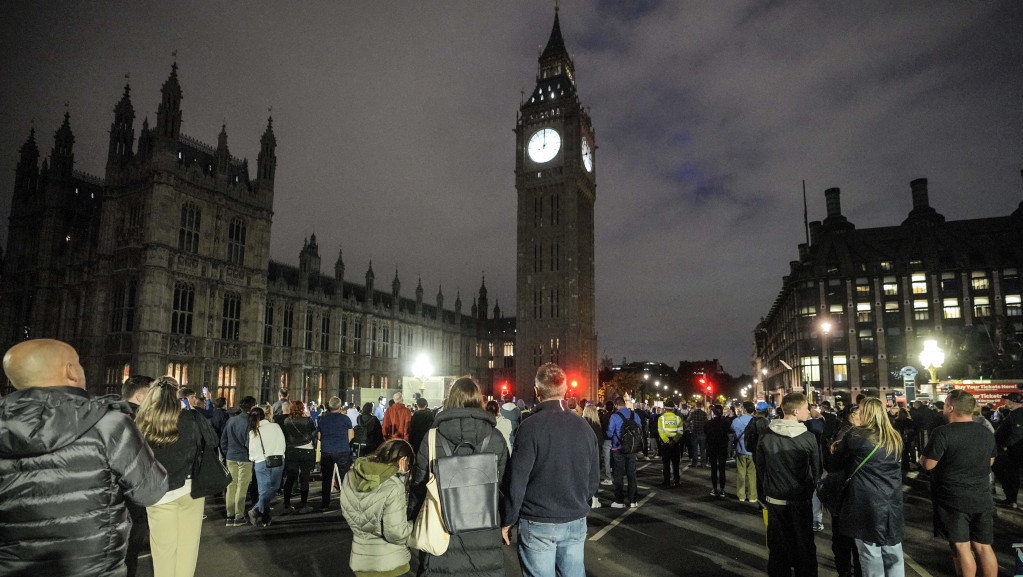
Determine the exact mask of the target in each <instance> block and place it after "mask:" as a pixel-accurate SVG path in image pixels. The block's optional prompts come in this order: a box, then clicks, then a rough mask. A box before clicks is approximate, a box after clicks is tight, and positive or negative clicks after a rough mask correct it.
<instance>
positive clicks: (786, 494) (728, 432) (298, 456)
mask: <svg viewBox="0 0 1023 577" xmlns="http://www.w3.org/2000/svg"><path fill="white" fill-rule="evenodd" d="M3 364H4V371H5V373H6V374H7V377H8V378H9V380H10V382H11V383H12V384H13V385H14V387H15V389H16V391H15V392H14V393H12V394H10V395H8V396H7V397H5V398H3V399H0V422H2V423H3V427H2V428H0V476H2V478H3V479H4V483H3V484H2V485H0V519H2V520H0V574H3V575H37V574H53V575H64V574H89V575H111V576H113V575H117V576H121V575H124V574H127V575H129V576H131V575H134V574H135V572H136V570H137V565H138V557H139V555H140V553H141V552H142V551H143V550H144V549H145V548H146V545H147V543H148V545H149V549H150V550H151V552H152V558H153V568H154V574H155V575H156V576H157V577H164V576H175V577H177V576H191V575H194V573H195V567H196V563H197V559H198V550H199V540H200V534H201V527H202V521H203V519H204V518H206V514H205V512H206V509H205V504H206V500H207V499H208V498H211V497H213V496H214V493H215V492H214V491H208V490H206V488H205V487H203V486H200V484H198V482H197V481H196V479H195V477H194V476H195V474H196V469H195V467H196V466H197V463H199V462H200V461H201V460H202V455H203V452H204V451H205V448H206V447H210V448H213V447H217V448H219V449H220V454H221V455H222V457H223V460H224V465H225V467H226V470H227V471H228V472H229V473H230V483H228V484H226V487H223V490H222V491H217V492H216V493H217V495H216V496H217V502H218V503H219V502H220V500H221V499H222V502H223V512H222V514H223V517H222V519H226V525H227V526H228V527H239V526H249V525H251V526H255V527H259V528H264V527H268V526H270V525H271V524H272V522H273V517H272V516H273V514H274V505H275V504H276V502H277V500H278V497H280V501H281V505H280V506H279V507H278V508H277V510H276V514H277V515H305V514H309V513H312V512H328V511H331V504H332V494H334V493H336V494H337V495H338V501H337V502H338V508H340V510H341V513H342V514H343V520H344V522H345V523H346V526H347V527H348V528H350V530H351V533H352V547H351V557H350V566H351V569H352V570H353V571H354V572H355V573H356V575H360V576H363V575H367V576H369V575H372V576H375V577H382V576H385V575H386V576H395V577H396V576H398V575H403V574H405V573H408V572H409V571H411V569H412V567H413V566H414V567H416V568H417V571H418V575H481V576H482V575H486V576H489V575H493V576H498V575H504V573H505V568H504V565H505V564H504V554H503V552H502V547H503V546H505V545H510V544H511V542H512V537H513V535H512V531H513V530H516V531H517V542H518V546H517V551H518V557H519V561H520V564H521V567H522V570H523V573H524V574H525V575H530V576H533V575H537V576H540V575H544V576H547V575H551V576H553V575H555V574H557V575H562V576H566V577H582V576H583V575H585V564H584V543H585V540H586V518H587V516H588V514H589V512H590V510H591V509H593V508H599V507H602V506H603V504H602V503H601V501H600V498H599V489H600V485H602V484H603V485H608V486H611V488H612V494H613V500H612V502H611V503H610V506H611V508H615V509H624V508H632V507H637V506H638V505H639V503H638V502H637V499H638V496H637V490H638V485H637V480H636V472H637V461H638V460H648V459H652V458H659V459H660V460H661V466H662V474H663V477H662V478H663V482H662V487H663V488H665V489H669V490H670V489H674V488H677V487H679V486H680V484H681V482H682V478H683V474H684V473H685V472H686V471H687V470H689V469H693V468H709V469H710V487H709V490H710V494H711V495H712V496H713V497H714V498H715V499H725V498H728V495H727V493H726V490H725V487H726V471H727V469H728V467H727V466H726V464H727V463H730V462H732V461H733V460H734V463H735V469H734V471H735V472H734V474H735V476H736V478H735V495H734V498H735V499H737V500H738V501H739V502H743V503H747V504H748V505H747V506H749V507H750V508H751V509H755V510H762V511H764V515H765V521H766V523H767V531H766V533H767V544H768V548H769V558H768V566H767V573H768V575H769V576H772V577H773V576H780V575H786V576H788V575H792V574H795V575H796V576H815V575H817V571H818V567H817V551H816V547H815V544H814V533H815V532H818V531H820V530H822V529H823V528H824V524H823V521H824V519H823V515H824V512H825V511H827V512H828V513H829V515H830V521H831V527H832V553H833V555H834V560H835V565H836V567H837V569H838V572H839V575H840V576H842V577H847V576H849V577H851V576H856V577H860V576H862V575H867V576H871V577H872V576H901V575H903V573H904V569H903V565H904V557H903V552H902V542H903V540H904V539H905V527H904V525H905V519H904V514H903V506H902V503H903V497H902V493H903V484H904V483H905V482H906V480H907V477H908V476H909V474H910V472H913V473H914V475H923V476H925V477H926V478H927V479H928V480H929V482H930V490H931V499H932V503H933V507H934V525H935V531H936V534H939V535H941V536H942V537H944V538H945V539H946V540H947V542H948V545H949V550H950V553H951V557H952V563H953V565H954V567H955V571H956V574H957V575H962V576H966V577H970V576H972V575H977V574H979V575H984V576H985V577H988V576H993V575H995V574H996V573H997V566H996V562H995V555H994V552H993V550H992V548H991V543H992V539H993V519H994V502H993V497H992V495H993V494H994V493H995V483H996V482H997V483H998V484H1000V485H1001V487H1002V489H1003V492H1004V495H1005V498H1004V499H1003V500H1002V501H1000V502H999V505H1000V506H1003V507H1006V508H1011V509H1015V508H1018V506H1017V505H1016V498H1017V495H1018V491H1019V475H1020V467H1021V464H1023V395H1021V394H1019V393H1012V394H1009V395H1006V396H1005V397H1003V399H1004V400H1005V404H1004V406H1002V407H999V408H997V409H994V408H993V407H980V406H978V403H977V401H976V399H974V398H973V397H972V396H971V395H970V394H968V393H966V392H965V391H961V390H955V391H952V392H951V393H950V394H949V395H948V396H947V398H946V399H945V401H944V403H942V402H938V403H934V404H933V405H927V404H924V403H920V402H916V403H913V404H912V405H911V406H910V407H908V408H906V407H902V406H899V405H894V406H885V403H884V402H882V400H880V399H878V398H872V397H863V396H862V395H861V397H860V398H858V399H856V402H855V403H852V404H849V405H847V406H846V405H845V404H844V403H841V402H839V403H838V406H836V407H834V408H833V407H832V406H831V404H830V403H829V402H827V401H825V402H822V403H821V404H820V405H816V404H811V403H809V402H808V400H807V398H806V397H805V396H804V395H802V394H801V393H791V394H789V395H786V396H785V397H784V398H783V399H782V400H781V402H780V403H779V404H778V406H776V407H774V406H771V405H770V404H768V403H766V402H764V401H760V402H757V403H753V402H743V403H736V404H734V405H732V406H724V405H716V404H715V405H706V404H704V403H703V402H695V403H693V404H691V405H690V404H689V403H684V402H680V403H676V401H675V400H671V399H669V400H666V401H665V402H663V404H658V406H651V405H648V404H645V403H642V402H635V401H634V400H633V399H632V398H630V397H629V396H628V395H625V394H623V395H621V396H617V397H615V398H612V399H609V400H607V401H606V402H605V403H603V404H602V405H598V404H594V403H589V402H587V401H585V400H577V399H575V398H570V397H569V398H566V394H567V391H568V388H567V383H566V377H565V373H564V372H563V371H562V370H561V369H560V368H558V367H557V366H556V365H554V364H552V363H547V364H545V365H543V366H541V367H540V368H539V370H538V372H537V375H536V379H535V390H534V392H535V395H536V398H537V403H536V404H535V405H534V406H532V407H526V405H525V404H524V403H523V402H522V401H521V400H518V401H516V400H515V399H513V398H511V397H508V396H506V397H505V398H502V399H500V400H486V399H484V395H483V393H482V391H481V389H480V387H479V385H478V384H477V383H476V382H475V381H474V380H473V379H471V378H469V377H462V378H459V379H457V380H455V381H454V382H453V383H452V384H451V386H450V389H449V390H448V391H447V396H446V398H445V399H444V401H443V404H442V406H441V407H438V408H436V409H433V408H430V407H429V404H428V402H427V401H426V400H425V399H424V398H417V399H415V403H414V404H413V405H412V406H408V405H406V404H405V399H404V398H403V397H402V395H401V393H396V394H394V395H393V396H392V397H391V398H390V399H387V398H386V397H382V396H381V397H379V398H378V399H377V402H376V403H373V402H367V403H365V404H363V405H362V406H361V407H359V406H357V405H354V404H349V405H346V404H345V403H343V402H342V400H341V399H340V398H338V397H332V398H330V399H328V400H327V402H326V403H325V405H324V406H322V407H321V406H318V405H317V404H316V403H305V402H303V401H302V400H300V399H290V398H289V396H290V393H289V391H288V390H286V389H281V390H280V391H279V394H278V397H279V398H278V400H277V402H275V403H273V404H272V405H271V404H269V403H265V404H262V405H260V404H259V403H258V402H257V400H256V399H255V398H253V397H244V398H242V399H240V400H239V401H238V403H237V406H236V407H232V408H231V410H229V409H228V407H227V402H226V399H222V398H220V399H216V400H211V399H207V398H205V397H206V394H205V391H204V392H203V394H202V395H201V396H200V395H199V394H197V393H196V391H193V390H191V389H189V388H188V387H185V386H181V385H180V384H179V383H178V382H177V381H176V380H175V379H173V378H172V377H160V378H157V379H152V378H149V377H145V376H142V375H134V376H132V377H130V378H128V379H126V381H125V382H124V386H123V390H122V395H121V398H120V399H118V398H116V397H91V396H90V395H88V393H87V392H86V386H85V375H84V370H83V369H82V367H81V365H80V364H79V362H78V355H77V353H76V351H75V350H74V349H73V348H72V347H70V346H69V345H67V344H65V343H62V342H59V341H54V340H47V339H38V340H32V341H26V342H23V343H21V344H19V345H16V346H14V347H12V348H11V349H10V350H9V351H7V354H6V355H5V356H4V361H3ZM232 413H233V414H232ZM687 456H688V461H687V462H686V464H685V466H684V467H683V466H682V464H683V462H684V459H685V458H686V457H687ZM468 457H473V458H477V459H482V461H475V462H476V463H484V464H485V465H486V466H484V467H481V468H480V470H488V468H489V470H490V471H491V473H490V474H489V476H487V475H484V477H486V479H485V481H481V482H480V484H479V486H478V487H476V486H474V487H473V488H472V490H473V491H476V492H474V493H469V492H466V491H467V489H464V488H463V489H460V490H461V492H459V491H460V490H453V489H451V488H450V487H446V486H445V485H444V484H443V483H440V489H441V495H443V496H442V497H440V500H441V501H442V503H444V505H445V507H446V508H444V511H445V513H444V514H445V515H449V516H450V517H446V520H445V524H446V525H447V526H448V527H449V528H451V531H450V532H448V533H446V536H445V547H443V548H441V549H437V550H433V549H431V550H430V551H431V552H427V551H426V550H425V549H426V548H425V547H424V548H423V550H419V549H414V548H410V547H409V545H408V543H409V542H410V536H413V532H414V531H415V530H416V529H417V527H416V526H417V523H418V519H419V518H420V515H421V512H422V514H425V513H426V511H425V509H427V508H428V507H429V502H430V500H431V499H436V498H437V497H436V496H435V495H434V493H432V492H431V491H434V490H435V489H436V488H435V487H434V485H433V484H432V483H434V481H435V480H436V479H437V478H438V475H440V478H445V477H443V475H441V473H442V471H443V467H442V466H441V465H442V464H443V462H444V460H445V459H448V458H451V459H456V458H468ZM68 463H74V465H73V466H68ZM602 463H603V465H602ZM317 472H318V473H319V475H320V479H321V480H320V498H319V503H318V507H314V506H313V505H312V504H310V501H309V493H310V492H309V489H310V482H311V480H312V477H313V476H314V474H315V473H317ZM701 478H702V477H701ZM108 479H114V480H115V483H114V484H111V483H109V482H108ZM431 487H433V489H431ZM445 491H447V492H445ZM465 495H472V496H471V497H466V496H465ZM296 497H297V502H296V501H295V499H296ZM466 498H469V499H471V502H468V503H462V502H460V500H461V499H466ZM55 500H59V502H60V503H61V505H60V513H59V514H56V513H55V509H54V508H53V507H54V506H53V503H54V502H55ZM250 504H251V506H250ZM15 511H16V512H17V514H16V515H15V514H12V512H15ZM466 511H469V513H466ZM456 516H458V517H457V518H458V519H459V521H455V519H456ZM466 516H468V517H470V518H475V517H478V519H477V520H480V519H481V520H482V521H480V522H481V523H482V525H480V526H472V528H471V529H468V530H463V529H462V528H461V525H460V523H464V519H463V518H465V517H466ZM451 523H453V524H451ZM413 560H415V563H413Z"/></svg>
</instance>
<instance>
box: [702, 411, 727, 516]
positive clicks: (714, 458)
mask: <svg viewBox="0 0 1023 577" xmlns="http://www.w3.org/2000/svg"><path fill="white" fill-rule="evenodd" d="M711 414H713V415H714V417H713V418H712V419H710V420H709V421H707V422H706V424H704V425H703V431H704V434H706V435H707V460H708V461H710V482H711V485H712V487H711V490H710V494H711V495H713V496H715V497H724V496H725V461H726V460H727V458H728V431H729V430H731V427H730V426H729V425H728V422H727V421H725V419H724V417H723V416H722V415H723V414H724V409H722V408H721V405H714V406H713V407H711Z"/></svg>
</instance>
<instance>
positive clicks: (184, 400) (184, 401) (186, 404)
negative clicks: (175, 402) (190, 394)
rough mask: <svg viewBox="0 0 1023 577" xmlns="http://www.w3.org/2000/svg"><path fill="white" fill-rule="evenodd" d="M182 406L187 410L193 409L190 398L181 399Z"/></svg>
mask: <svg viewBox="0 0 1023 577" xmlns="http://www.w3.org/2000/svg"><path fill="white" fill-rule="evenodd" d="M181 406H182V407H183V408H185V409H187V410H191V409H192V405H189V404H188V399H181Z"/></svg>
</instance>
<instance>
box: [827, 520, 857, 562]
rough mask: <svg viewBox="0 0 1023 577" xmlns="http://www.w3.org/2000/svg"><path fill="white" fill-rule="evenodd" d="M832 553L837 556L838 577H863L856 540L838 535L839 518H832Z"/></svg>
mask: <svg viewBox="0 0 1023 577" xmlns="http://www.w3.org/2000/svg"><path fill="white" fill-rule="evenodd" d="M831 553H832V554H833V555H834V556H835V569H838V577H863V570H862V569H860V554H859V553H858V552H857V551H856V540H855V539H853V538H852V537H846V536H845V535H839V534H838V516H837V515H832V516H831Z"/></svg>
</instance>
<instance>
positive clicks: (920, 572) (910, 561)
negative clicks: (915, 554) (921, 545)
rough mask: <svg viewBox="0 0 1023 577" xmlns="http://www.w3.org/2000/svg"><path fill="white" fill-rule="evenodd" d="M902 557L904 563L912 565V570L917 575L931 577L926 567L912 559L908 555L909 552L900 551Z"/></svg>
mask: <svg viewBox="0 0 1023 577" xmlns="http://www.w3.org/2000/svg"><path fill="white" fill-rule="evenodd" d="M902 558H903V559H904V560H905V561H906V565H909V566H910V567H912V568H913V570H914V571H916V572H917V574H918V575H920V577H933V575H931V574H930V573H928V572H927V569H924V568H923V567H921V566H920V564H919V563H917V562H916V561H914V560H913V558H912V557H910V556H909V554H908V553H906V552H905V551H903V552H902Z"/></svg>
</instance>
